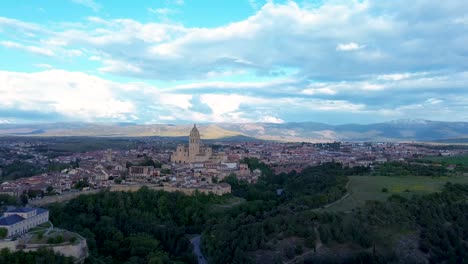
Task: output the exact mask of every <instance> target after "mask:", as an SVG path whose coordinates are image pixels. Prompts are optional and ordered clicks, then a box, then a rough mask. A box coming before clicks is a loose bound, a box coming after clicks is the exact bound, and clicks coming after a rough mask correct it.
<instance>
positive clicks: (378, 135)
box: [0, 120, 468, 143]
mask: <svg viewBox="0 0 468 264" xmlns="http://www.w3.org/2000/svg"><path fill="white" fill-rule="evenodd" d="M191 127H192V125H191V124H183V125H171V124H154V125H140V124H133V123H117V124H100V123H54V124H18V125H16V124H0V136H43V137H45V136H90V137H148V136H160V137H186V136H188V133H189V131H190V129H191ZM197 127H199V130H200V133H201V136H202V138H203V139H213V140H217V139H229V138H230V139H232V141H250V140H252V138H256V139H262V140H277V141H291V142H301V141H306V142H331V141H439V142H454V143H458V142H460V141H461V142H466V141H467V138H468V122H441V121H428V120H396V121H391V122H383V123H375V124H345V125H329V124H324V123H315V122H301V123H282V124H274V123H216V124H201V125H197Z"/></svg>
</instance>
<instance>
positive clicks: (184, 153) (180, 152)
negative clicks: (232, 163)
mask: <svg viewBox="0 0 468 264" xmlns="http://www.w3.org/2000/svg"><path fill="white" fill-rule="evenodd" d="M212 156H213V150H212V149H211V148H209V147H203V146H202V143H201V140H200V132H199V131H198V129H197V126H196V125H194V126H193V128H192V130H191V131H190V136H189V145H188V147H187V146H186V145H178V146H177V148H176V151H175V152H173V153H172V155H171V162H174V163H195V162H205V161H208V160H209V159H211V157H212Z"/></svg>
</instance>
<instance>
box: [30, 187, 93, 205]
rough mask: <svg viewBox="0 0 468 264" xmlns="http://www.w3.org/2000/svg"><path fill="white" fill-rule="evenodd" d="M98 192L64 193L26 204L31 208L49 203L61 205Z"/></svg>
mask: <svg viewBox="0 0 468 264" xmlns="http://www.w3.org/2000/svg"><path fill="white" fill-rule="evenodd" d="M99 191H100V190H97V189H96V190H89V191H81V192H70V193H64V194H61V195H53V196H45V197H44V198H42V199H38V200H32V201H29V203H28V204H29V205H31V206H41V205H45V204H51V203H61V202H66V201H68V200H71V199H73V198H76V197H78V196H80V195H82V194H95V193H98V192H99Z"/></svg>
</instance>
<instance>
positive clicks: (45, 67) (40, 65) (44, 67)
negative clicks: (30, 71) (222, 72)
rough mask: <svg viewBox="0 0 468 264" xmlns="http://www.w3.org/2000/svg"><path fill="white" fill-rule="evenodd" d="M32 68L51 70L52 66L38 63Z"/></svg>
mask: <svg viewBox="0 0 468 264" xmlns="http://www.w3.org/2000/svg"><path fill="white" fill-rule="evenodd" d="M34 66H36V67H38V68H42V69H48V70H50V69H53V68H54V66H52V65H50V64H46V63H38V64H34Z"/></svg>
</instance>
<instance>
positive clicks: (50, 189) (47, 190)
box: [46, 186, 55, 195]
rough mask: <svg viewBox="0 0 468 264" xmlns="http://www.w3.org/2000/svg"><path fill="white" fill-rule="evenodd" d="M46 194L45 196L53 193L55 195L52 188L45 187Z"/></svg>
mask: <svg viewBox="0 0 468 264" xmlns="http://www.w3.org/2000/svg"><path fill="white" fill-rule="evenodd" d="M46 192H47V195H51V194H54V193H55V191H54V187H52V186H47V188H46Z"/></svg>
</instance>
